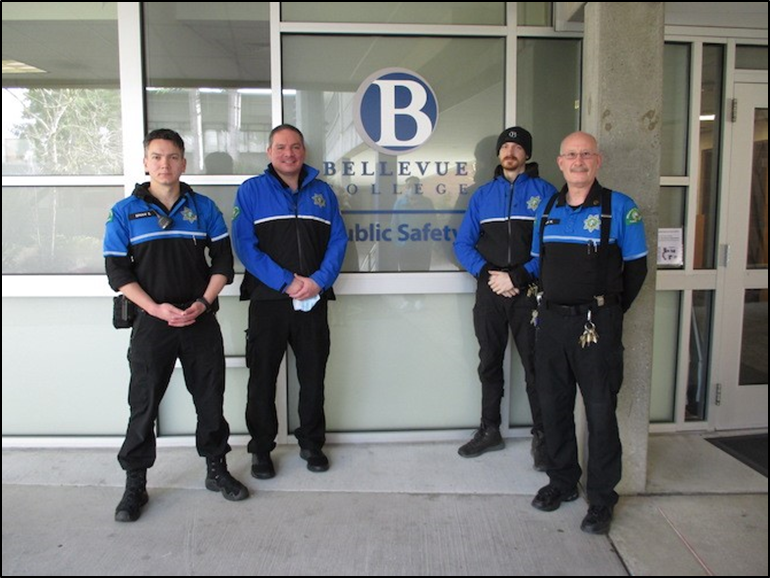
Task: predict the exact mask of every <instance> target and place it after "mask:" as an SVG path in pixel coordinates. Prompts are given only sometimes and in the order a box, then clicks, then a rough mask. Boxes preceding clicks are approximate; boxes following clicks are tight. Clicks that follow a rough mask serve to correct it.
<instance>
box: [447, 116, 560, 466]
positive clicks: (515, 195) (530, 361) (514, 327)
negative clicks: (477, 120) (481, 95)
mask: <svg viewBox="0 0 770 578" xmlns="http://www.w3.org/2000/svg"><path fill="white" fill-rule="evenodd" d="M497 154H498V157H499V159H500V166H499V167H498V170H497V171H495V178H494V179H493V180H492V181H490V182H488V183H486V184H485V185H483V186H481V187H480V188H479V189H478V190H477V191H476V192H475V193H474V194H473V197H471V200H470V203H469V205H468V210H467V211H466V212H465V217H464V218H463V222H462V225H461V226H460V230H459V232H458V235H457V240H456V241H455V244H454V248H455V254H456V255H457V259H458V260H459V261H460V263H461V264H462V266H463V267H465V269H466V270H467V271H468V272H469V273H470V274H471V275H473V276H474V277H476V278H477V279H478V282H477V286H476V304H475V306H474V307H473V326H474V329H475V332H476V338H477V339H478V342H479V370H478V372H479V379H480V381H481V424H480V425H479V428H478V429H477V430H476V431H475V432H474V434H473V437H472V438H471V439H470V441H468V442H467V443H466V444H464V445H463V446H462V447H460V449H459V450H458V453H459V454H460V455H461V456H463V457H465V458H471V457H476V456H480V455H481V454H483V453H485V452H488V451H493V450H500V449H502V448H503V447H504V446H505V442H504V441H503V438H502V436H501V435H500V423H501V416H500V403H501V401H502V398H503V390H504V386H505V384H504V379H503V358H504V356H505V348H506V346H507V345H508V332H509V331H510V332H512V333H513V339H514V342H515V343H516V348H517V349H518V351H519V356H520V357H521V363H522V365H523V367H524V379H525V381H526V391H527V397H528V398H529V406H530V410H531V412H532V456H533V458H534V466H535V469H537V470H543V469H545V466H546V464H545V460H546V459H545V450H544V447H543V422H542V418H541V415H540V404H539V402H538V397H537V393H536V392H535V367H534V343H535V329H534V326H533V325H532V323H531V322H530V321H531V319H532V311H533V309H534V308H535V300H534V295H533V294H532V292H531V291H529V286H530V285H531V284H532V282H533V281H534V277H535V275H534V266H535V263H534V259H532V257H531V256H530V249H531V245H532V231H533V223H534V219H535V210H536V209H537V207H538V206H540V205H541V204H543V203H545V202H546V201H547V200H548V199H550V198H551V197H552V196H553V195H554V194H555V193H556V189H555V188H554V186H553V185H551V184H550V183H548V182H546V181H544V180H543V179H541V178H539V177H537V176H534V175H532V174H530V173H529V172H528V170H527V160H528V159H529V158H531V156H532V135H531V134H530V133H529V131H527V130H526V129H523V128H521V127H519V126H514V127H510V128H507V129H505V130H504V131H503V132H502V133H501V134H500V136H499V137H498V139H497Z"/></svg>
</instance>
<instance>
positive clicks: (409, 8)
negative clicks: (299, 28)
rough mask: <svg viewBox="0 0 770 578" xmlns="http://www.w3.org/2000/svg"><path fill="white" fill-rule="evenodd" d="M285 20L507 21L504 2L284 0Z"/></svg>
mask: <svg viewBox="0 0 770 578" xmlns="http://www.w3.org/2000/svg"><path fill="white" fill-rule="evenodd" d="M281 19H282V20H283V21H285V22H368V23H374V24H377V23H383V24H388V23H391V24H394V23H398V24H484V25H494V24H499V25H502V24H505V2H440V3H436V2H365V3H361V4H357V3H352V2H281Z"/></svg>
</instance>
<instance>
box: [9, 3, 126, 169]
mask: <svg viewBox="0 0 770 578" xmlns="http://www.w3.org/2000/svg"><path fill="white" fill-rule="evenodd" d="M43 39H45V41H43ZM118 73H119V72H118V26H117V2H70V3H67V4H63V3H55V2H53V3H51V2H46V3H42V4H41V3H27V2H3V102H2V104H3V164H2V171H3V175H114V174H120V173H122V172H123V166H122V162H123V159H122V156H123V145H122V134H121V123H120V82H119V79H118Z"/></svg>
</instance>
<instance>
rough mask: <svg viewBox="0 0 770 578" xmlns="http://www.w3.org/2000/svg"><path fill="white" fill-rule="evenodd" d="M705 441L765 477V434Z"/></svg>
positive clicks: (707, 439)
mask: <svg viewBox="0 0 770 578" xmlns="http://www.w3.org/2000/svg"><path fill="white" fill-rule="evenodd" d="M706 441H708V442H711V443H712V444H714V445H715V446H716V447H718V448H719V449H721V450H724V451H726V452H727V453H728V454H730V455H731V456H733V457H734V458H737V459H739V460H741V461H742V462H743V463H744V464H746V465H747V466H749V467H751V468H754V469H755V470H756V471H758V472H759V473H760V474H762V475H763V476H765V477H767V434H760V435H748V436H732V437H719V438H706Z"/></svg>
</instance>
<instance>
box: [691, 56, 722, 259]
mask: <svg viewBox="0 0 770 578" xmlns="http://www.w3.org/2000/svg"><path fill="white" fill-rule="evenodd" d="M702 72H703V74H702V80H701V109H700V175H699V176H698V207H697V214H696V218H695V219H696V220H695V262H694V263H693V267H694V268H695V269H713V268H714V267H715V261H716V239H717V216H718V212H717V211H718V203H717V199H718V193H719V165H720V156H721V148H720V142H721V141H722V128H721V127H722V115H723V110H722V106H723V104H722V101H723V94H724V46H722V45H705V46H704V47H703V70H702Z"/></svg>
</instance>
